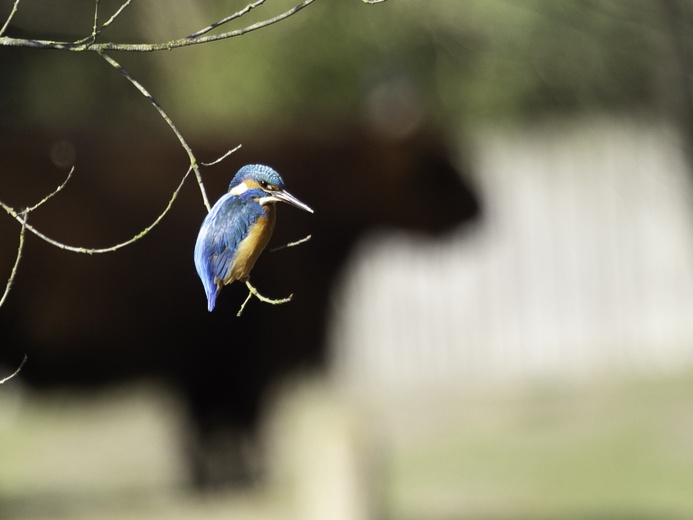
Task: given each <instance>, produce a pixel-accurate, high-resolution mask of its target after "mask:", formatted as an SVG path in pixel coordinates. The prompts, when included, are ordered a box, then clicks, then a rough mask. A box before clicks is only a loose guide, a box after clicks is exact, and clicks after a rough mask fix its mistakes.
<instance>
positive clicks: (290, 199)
mask: <svg viewBox="0 0 693 520" xmlns="http://www.w3.org/2000/svg"><path fill="white" fill-rule="evenodd" d="M272 196H273V197H275V198H276V199H277V200H280V201H282V202H286V203H288V204H291V205H292V206H296V207H297V208H300V209H302V210H304V211H307V212H308V213H313V210H312V209H310V207H309V206H308V205H306V204H304V203H303V202H301V201H300V200H298V199H297V198H296V197H294V196H293V195H292V194H291V193H289V192H288V191H285V190H278V191H274V192H272Z"/></svg>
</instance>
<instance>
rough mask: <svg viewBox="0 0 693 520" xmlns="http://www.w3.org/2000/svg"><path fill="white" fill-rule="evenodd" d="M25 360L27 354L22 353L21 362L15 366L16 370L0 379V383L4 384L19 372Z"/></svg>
mask: <svg viewBox="0 0 693 520" xmlns="http://www.w3.org/2000/svg"><path fill="white" fill-rule="evenodd" d="M26 360H27V356H26V354H24V359H22V362H21V363H20V364H19V366H18V367H17V370H15V371H14V372H12V373H11V374H10V375H9V376H7V377H6V378H5V379H0V385H4V384H5V383H7V382H8V381H9V380H10V379H12V378H13V377H15V376H16V375H17V374H19V372H20V371H21V370H22V367H24V363H26Z"/></svg>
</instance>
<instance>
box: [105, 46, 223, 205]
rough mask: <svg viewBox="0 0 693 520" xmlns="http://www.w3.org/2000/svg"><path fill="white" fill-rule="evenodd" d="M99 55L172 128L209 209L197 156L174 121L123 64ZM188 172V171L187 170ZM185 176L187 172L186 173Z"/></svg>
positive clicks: (107, 56) (106, 55)
mask: <svg viewBox="0 0 693 520" xmlns="http://www.w3.org/2000/svg"><path fill="white" fill-rule="evenodd" d="M99 55H100V56H101V57H102V58H103V59H104V60H106V62H107V63H108V64H109V65H111V66H112V67H113V68H115V69H116V70H117V71H119V72H120V73H121V74H122V75H123V76H125V78H126V79H127V80H128V81H129V82H130V83H132V84H133V85H134V86H135V88H137V90H139V91H140V93H141V94H142V95H143V96H144V97H145V98H147V99H148V100H149V102H150V103H151V104H152V106H153V107H154V108H155V109H156V110H157V112H159V115H160V116H161V117H162V118H163V120H164V121H166V124H167V125H168V126H169V127H170V128H171V130H173V133H174V134H176V137H177V138H178V141H179V142H180V144H181V146H182V147H183V149H184V150H185V152H186V153H187V154H188V158H189V159H190V167H191V168H192V169H193V170H194V171H195V178H196V179H197V185H198V186H199V187H200V193H201V194H202V201H203V202H204V205H205V207H206V208H207V211H209V210H210V209H211V206H210V204H209V199H208V198H207V192H206V191H205V187H204V185H203V184H202V175H201V174H200V168H199V166H198V165H197V158H195V154H194V153H193V151H192V148H190V145H188V143H187V141H186V140H185V138H184V137H183V134H181V133H180V131H179V130H178V127H176V125H175V123H174V122H173V120H172V119H171V118H170V117H169V116H168V114H167V113H166V111H165V110H164V109H163V108H162V107H161V105H160V104H159V103H158V102H157V101H156V99H154V97H153V96H152V95H151V94H150V93H149V91H148V90H147V89H146V88H144V86H143V85H142V83H140V82H139V81H137V80H136V79H135V78H134V77H132V76H131V75H130V73H129V72H128V71H127V70H125V69H124V68H123V66H122V65H121V64H120V63H118V62H117V61H116V60H114V59H113V58H111V57H110V56H109V55H108V54H104V53H101V52H100V53H99ZM188 173H189V172H188ZM186 177H187V174H186Z"/></svg>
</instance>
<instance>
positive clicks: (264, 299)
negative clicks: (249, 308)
mask: <svg viewBox="0 0 693 520" xmlns="http://www.w3.org/2000/svg"><path fill="white" fill-rule="evenodd" d="M245 285H246V287H247V288H248V296H247V297H246V299H245V301H244V302H243V305H241V308H240V309H238V312H237V313H236V317H237V318H240V316H241V314H243V309H245V305H246V303H248V301H249V300H250V297H251V296H255V297H256V298H257V299H258V300H260V301H261V302H264V303H269V304H271V305H281V304H282V303H288V302H290V301H291V298H293V297H294V295H293V294H290V295H289V296H287V297H286V298H280V299H278V300H273V299H271V298H267V297H266V296H263V295H262V294H260V293H259V292H258V290H257V289H256V288H255V287H253V285H252V284H251V283H250V280H246V282H245Z"/></svg>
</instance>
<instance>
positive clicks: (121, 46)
mask: <svg viewBox="0 0 693 520" xmlns="http://www.w3.org/2000/svg"><path fill="white" fill-rule="evenodd" d="M313 2H315V0H304V2H302V3H300V4H298V5H295V6H294V7H292V8H291V9H288V10H287V11H284V12H283V13H281V14H278V15H276V16H273V17H272V18H267V19H266V20H262V21H260V22H257V23H254V24H251V25H248V26H246V27H242V28H240V29H234V30H232V31H227V32H223V33H219V34H212V35H206V36H205V34H206V33H207V32H209V31H208V30H211V29H209V27H206V28H204V29H202V30H201V31H198V32H201V35H200V36H195V37H192V38H191V37H184V38H179V39H176V40H170V41H168V42H164V43H116V42H104V43H96V42H91V41H90V40H91V38H87V39H86V40H87V41H83V40H82V41H78V42H57V41H52V40H34V39H27V38H12V37H9V36H0V45H2V46H7V47H31V48H36V49H55V50H63V51H72V52H84V51H89V52H97V53H103V52H111V51H124V52H156V51H170V50H172V49H177V48H179V47H189V46H191V45H200V44H203V43H209V42H213V41H218V40H226V39H229V38H234V37H236V36H242V35H244V34H247V33H249V32H253V31H257V30H258V29H263V28H265V27H268V26H270V25H273V24H275V23H277V22H281V21H282V20H285V19H286V18H289V17H290V16H293V15H295V14H296V13H298V12H299V11H301V10H302V9H305V8H306V7H308V6H309V5H310V4H312V3H313ZM222 21H223V20H222ZM212 28H214V27H212Z"/></svg>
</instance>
